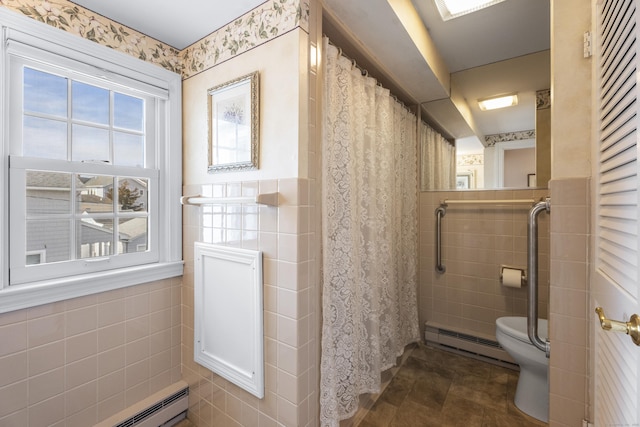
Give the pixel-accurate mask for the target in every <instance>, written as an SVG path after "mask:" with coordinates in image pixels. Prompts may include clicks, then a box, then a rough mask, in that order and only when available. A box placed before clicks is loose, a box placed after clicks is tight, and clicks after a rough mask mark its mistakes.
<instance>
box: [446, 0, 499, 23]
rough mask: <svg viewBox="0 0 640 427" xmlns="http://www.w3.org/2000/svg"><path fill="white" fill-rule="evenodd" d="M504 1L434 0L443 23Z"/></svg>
mask: <svg viewBox="0 0 640 427" xmlns="http://www.w3.org/2000/svg"><path fill="white" fill-rule="evenodd" d="M503 1H504V0H435V2H436V6H438V11H439V12H440V16H442V19H443V20H444V21H448V20H449V19H453V18H457V17H458V16H462V15H466V14H467V13H471V12H475V11H477V10H480V9H484V8H485V7H489V6H493V5H494V4H497V3H501V2H503Z"/></svg>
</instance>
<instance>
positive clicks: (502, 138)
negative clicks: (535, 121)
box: [484, 130, 536, 147]
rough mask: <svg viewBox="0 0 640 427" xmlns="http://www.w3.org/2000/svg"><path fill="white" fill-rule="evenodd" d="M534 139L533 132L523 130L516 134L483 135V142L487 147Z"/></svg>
mask: <svg viewBox="0 0 640 427" xmlns="http://www.w3.org/2000/svg"><path fill="white" fill-rule="evenodd" d="M535 137H536V131H535V130H523V131H518V132H506V133H496V134H494V135H485V137H484V141H485V142H486V143H487V147H493V146H494V145H496V143H498V142H509V141H522V140H525V139H533V138H535Z"/></svg>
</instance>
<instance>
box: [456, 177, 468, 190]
mask: <svg viewBox="0 0 640 427" xmlns="http://www.w3.org/2000/svg"><path fill="white" fill-rule="evenodd" d="M470 188H471V174H470V173H460V174H457V175H456V189H457V190H468V189H470Z"/></svg>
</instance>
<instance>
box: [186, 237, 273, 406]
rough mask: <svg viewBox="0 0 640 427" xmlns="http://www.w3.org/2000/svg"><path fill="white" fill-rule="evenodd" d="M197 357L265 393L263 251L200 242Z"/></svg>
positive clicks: (253, 391)
mask: <svg viewBox="0 0 640 427" xmlns="http://www.w3.org/2000/svg"><path fill="white" fill-rule="evenodd" d="M194 255H195V289H194V297H195V342H194V353H195V354H194V357H195V361H196V362H197V363H199V364H201V365H202V366H204V367H206V368H208V369H210V370H211V371H213V372H215V373H216V374H218V375H220V376H222V377H223V378H225V379H227V380H229V381H231V382H232V383H234V384H236V385H238V386H239V387H242V388H243V389H245V390H247V391H248V392H249V393H251V394H253V395H255V396H257V397H259V398H262V397H263V396H264V369H263V367H264V363H263V360H264V359H263V321H262V320H263V316H262V252H260V251H252V250H246V249H238V248H232V247H228V246H219V245H210V244H203V243H196V244H195V254H194Z"/></svg>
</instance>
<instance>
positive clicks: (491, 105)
mask: <svg viewBox="0 0 640 427" xmlns="http://www.w3.org/2000/svg"><path fill="white" fill-rule="evenodd" d="M514 105H518V95H516V94H515V93H512V94H509V95H501V96H496V97H493V98H485V99H478V106H479V107H480V109H481V110H482V111H487V110H496V109H498V108H505V107H511V106H514Z"/></svg>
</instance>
